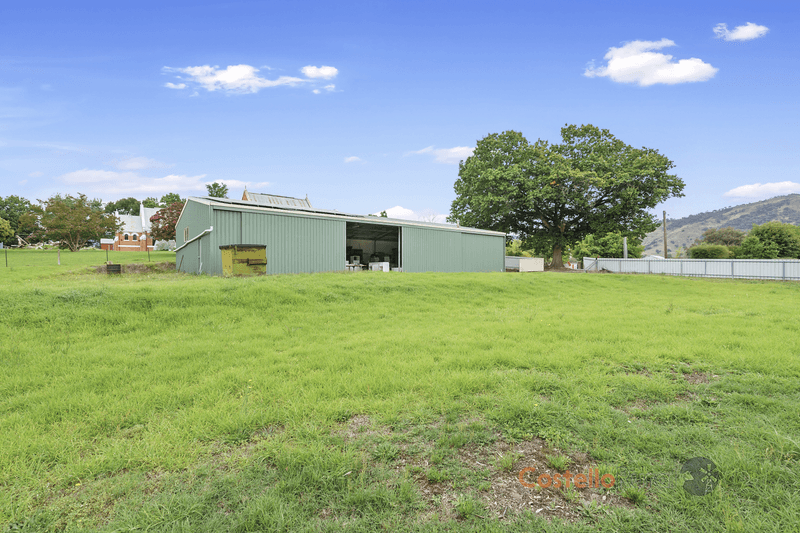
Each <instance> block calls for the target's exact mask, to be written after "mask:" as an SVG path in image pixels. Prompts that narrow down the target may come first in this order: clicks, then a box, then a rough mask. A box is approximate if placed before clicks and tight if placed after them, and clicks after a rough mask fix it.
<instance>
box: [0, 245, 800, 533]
mask: <svg viewBox="0 0 800 533" xmlns="http://www.w3.org/2000/svg"><path fill="white" fill-rule="evenodd" d="M112 254H113V252H112ZM168 258H171V260H172V261H173V262H174V254H169V253H154V254H151V259H152V261H153V264H155V263H156V262H163V261H165V260H167V259H168ZM3 259H4V257H3V255H0V261H2V260H3ZM111 259H112V260H113V261H119V262H128V263H130V262H135V263H146V262H147V254H138V253H117V254H115V255H114V257H112V258H111ZM104 261H105V253H104V252H78V253H74V254H70V253H68V252H62V254H61V262H62V265H61V266H58V265H56V264H55V263H56V253H55V252H52V251H47V252H34V251H19V250H11V251H10V252H9V265H10V266H9V267H4V266H2V265H3V263H2V262H0V296H2V314H0V335H1V338H2V344H0V376H1V377H2V379H1V380H0V530H2V529H3V528H7V529H9V530H23V531H97V530H99V531H170V532H176V531H185V532H190V531H191V532H195V531H215V532H216V531H237V532H241V531H431V532H433V531H548V532H550V531H630V532H634V531H635V532H638V531H654V532H656V531H658V532H662V531H686V532H689V531H691V532H695V531H720V532H722V531H743V532H749V531H776V532H777V531H781V532H783V531H798V530H800V464H798V461H800V285H799V284H795V283H778V282H760V281H752V282H751V281H741V280H737V281H729V280H706V279H693V278H673V277H661V276H633V275H627V276H625V275H602V274H570V273H563V274H562V273H544V274H512V273H503V274H501V273H496V274H409V273H378V272H362V273H332V274H317V275H286V276H270V277H260V278H229V279H225V278H212V277H205V276H190V275H184V274H180V273H175V272H174V271H172V272H162V271H160V270H159V269H152V270H151V269H147V268H142V269H140V270H141V272H139V273H135V274H125V275H123V276H121V277H114V276H108V275H106V274H97V273H95V272H94V271H93V270H92V269H91V268H90V267H91V266H92V265H99V264H102V263H103V262H104ZM697 456H702V457H707V458H709V459H711V460H713V461H714V462H715V463H716V465H717V467H718V469H719V472H720V473H721V478H720V481H719V484H718V486H717V487H716V488H715V489H714V490H713V491H712V492H711V493H710V494H707V495H705V496H693V495H690V494H688V493H687V492H686V491H684V489H683V486H682V485H683V483H684V481H685V479H687V476H686V474H681V472H680V468H681V465H682V464H683V463H684V462H685V461H687V460H688V459H691V458H693V457H697ZM527 467H532V468H535V469H536V472H537V473H545V472H546V473H549V474H551V475H553V476H554V475H555V474H556V473H565V470H568V469H572V471H573V473H576V472H578V471H580V472H586V471H590V470H592V471H593V470H594V469H595V468H596V469H597V472H599V473H601V474H613V475H614V477H615V479H616V483H615V484H614V486H613V487H612V488H610V489H603V488H591V489H576V488H575V487H574V486H572V487H570V488H569V489H566V488H564V487H562V488H559V489H556V488H554V487H550V488H545V489H542V488H540V487H537V486H534V487H533V488H528V487H525V486H523V485H522V484H521V483H520V482H519V478H518V475H519V472H520V470H522V469H523V468H527ZM529 481H530V478H529ZM529 484H530V483H529Z"/></svg>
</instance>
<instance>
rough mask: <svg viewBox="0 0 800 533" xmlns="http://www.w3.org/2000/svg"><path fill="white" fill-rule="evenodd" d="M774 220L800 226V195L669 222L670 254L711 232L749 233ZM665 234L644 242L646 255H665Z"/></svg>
mask: <svg viewBox="0 0 800 533" xmlns="http://www.w3.org/2000/svg"><path fill="white" fill-rule="evenodd" d="M772 220H779V221H780V222H790V223H792V224H797V225H800V194H787V195H786V196H776V197H775V198H770V199H769V200H762V201H760V202H753V203H750V204H742V205H737V206H734V207H727V208H725V209H717V210H716V211H708V212H706V213H699V214H697V215H690V216H688V217H683V218H678V219H667V240H668V241H669V243H668V247H667V248H668V250H669V253H670V254H673V253H675V250H677V249H678V247H683V248H684V249H686V248H688V247H689V246H691V245H692V243H694V241H695V239H698V238H700V236H701V235H702V234H703V232H704V231H705V230H707V229H709V228H715V229H716V228H724V227H728V226H730V227H732V228H736V229H738V230H742V231H749V230H750V229H752V227H753V224H763V223H765V222H770V221H772ZM663 235H664V234H663V231H662V229H661V226H659V227H658V229H657V230H655V231H653V232H652V233H648V234H647V236H646V237H645V239H644V242H643V244H644V250H645V252H644V253H645V254H658V255H663V240H664V237H663Z"/></svg>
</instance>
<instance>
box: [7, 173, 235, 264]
mask: <svg viewBox="0 0 800 533" xmlns="http://www.w3.org/2000/svg"><path fill="white" fill-rule="evenodd" d="M206 190H207V192H208V196H212V197H216V198H227V197H228V187H227V185H225V184H224V183H220V182H217V183H210V184H207V185H206ZM140 203H141V204H143V205H144V206H145V207H150V208H155V207H159V208H161V209H159V210H158V212H156V214H155V215H153V216H152V217H150V222H151V226H152V230H151V235H152V237H153V239H154V240H173V239H175V225H176V224H177V222H178V218H179V217H180V214H181V211H182V210H183V206H184V204H185V203H186V200H184V199H183V198H181V197H180V195H178V194H176V193H169V194H165V195H164V196H162V197H161V199H160V200H158V199H156V198H153V197H150V198H146V199H145V200H144V201H142V202H140V201H139V200H137V199H136V198H133V197H129V198H123V199H121V200H117V201H116V202H109V203H107V204H105V206H104V205H103V203H102V202H101V201H100V200H98V199H92V200H90V199H89V198H87V197H86V195H84V194H78V195H77V196H71V195H66V196H62V195H60V194H57V195H55V196H52V197H50V198H48V199H47V200H39V201H38V203H37V204H33V203H31V202H30V201H29V200H27V199H25V198H22V197H20V196H13V195H12V196H7V197H5V198H3V197H0V242H3V243H4V244H5V245H7V246H12V245H15V244H17V236H19V237H21V238H23V239H24V240H25V241H26V242H29V243H37V242H45V241H54V242H57V243H58V244H59V246H60V247H62V248H66V249H69V250H72V251H77V250H80V249H81V248H82V247H84V246H85V245H86V244H87V243H88V242H91V241H98V240H100V239H101V238H109V237H113V236H114V234H116V233H117V231H118V230H119V229H120V227H121V224H120V223H119V220H118V219H117V217H116V216H115V215H114V213H119V214H121V215H138V214H139V204H140Z"/></svg>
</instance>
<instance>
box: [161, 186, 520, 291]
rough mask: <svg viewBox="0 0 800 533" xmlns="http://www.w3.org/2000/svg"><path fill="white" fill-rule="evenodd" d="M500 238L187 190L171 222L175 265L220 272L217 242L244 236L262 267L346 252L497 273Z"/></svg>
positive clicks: (326, 268)
mask: <svg viewBox="0 0 800 533" xmlns="http://www.w3.org/2000/svg"><path fill="white" fill-rule="evenodd" d="M505 237H506V236H505V234H504V233H500V232H496V231H487V230H480V229H475V228H464V227H460V226H454V225H449V224H435V223H428V222H416V221H409V220H398V219H391V218H384V217H374V216H362V215H349V214H345V213H340V212H338V211H327V210H321V209H314V208H304V207H297V206H266V205H260V204H256V203H254V202H250V201H245V200H229V199H222V198H210V197H201V198H195V197H191V198H189V199H188V200H187V202H186V205H185V206H184V208H183V212H182V213H181V216H180V218H179V219H178V223H177V225H176V242H177V245H178V247H177V250H176V261H177V263H176V264H177V267H178V269H179V270H181V271H183V272H189V273H197V274H200V273H203V274H211V275H222V259H221V255H220V246H228V245H233V244H242V243H247V244H260V245H265V246H266V247H267V249H266V252H267V274H290V273H300V272H331V271H337V270H345V268H346V265H347V264H348V263H350V262H351V258H353V257H359V258H361V260H363V262H364V263H367V262H368V260H367V259H368V258H369V257H372V258H374V259H380V260H386V262H388V263H391V266H392V267H393V268H398V269H401V270H403V271H404V272H503V271H504V270H505ZM358 262H359V263H360V262H361V261H358Z"/></svg>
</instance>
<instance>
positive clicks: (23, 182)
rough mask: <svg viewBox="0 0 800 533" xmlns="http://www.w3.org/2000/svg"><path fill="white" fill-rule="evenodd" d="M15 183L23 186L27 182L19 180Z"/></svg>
mask: <svg viewBox="0 0 800 533" xmlns="http://www.w3.org/2000/svg"><path fill="white" fill-rule="evenodd" d="M17 183H19V184H20V185H25V184H26V183H28V180H19V181H18V182H17Z"/></svg>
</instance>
